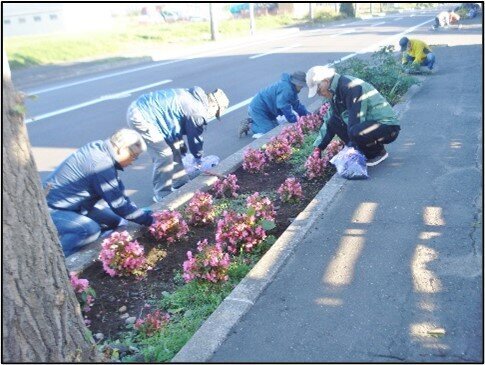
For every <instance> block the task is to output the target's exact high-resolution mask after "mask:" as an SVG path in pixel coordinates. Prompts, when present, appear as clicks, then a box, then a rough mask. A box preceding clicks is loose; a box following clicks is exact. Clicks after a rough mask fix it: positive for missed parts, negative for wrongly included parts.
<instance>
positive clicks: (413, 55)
mask: <svg viewBox="0 0 485 365" xmlns="http://www.w3.org/2000/svg"><path fill="white" fill-rule="evenodd" d="M399 45H400V46H401V52H402V64H403V65H409V64H414V65H419V66H426V67H428V69H429V70H430V71H431V70H433V67H434V63H435V60H436V58H435V55H434V53H432V52H431V48H430V47H429V46H428V45H427V44H426V43H424V42H423V41H421V40H419V39H409V38H407V37H402V38H401V39H400V41H399Z"/></svg>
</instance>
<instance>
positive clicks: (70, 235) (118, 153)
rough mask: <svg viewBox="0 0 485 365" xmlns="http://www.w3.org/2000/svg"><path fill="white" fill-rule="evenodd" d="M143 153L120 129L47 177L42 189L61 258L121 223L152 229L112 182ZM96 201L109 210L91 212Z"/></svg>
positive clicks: (139, 142)
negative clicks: (60, 248) (62, 254)
mask: <svg viewBox="0 0 485 365" xmlns="http://www.w3.org/2000/svg"><path fill="white" fill-rule="evenodd" d="M145 150H146V145H145V142H144V141H143V139H142V138H141V136H140V135H139V134H138V133H137V132H135V131H133V130H130V129H121V130H119V131H118V132H116V133H115V134H113V135H112V136H111V138H109V139H107V140H104V141H101V140H100V141H94V142H91V143H88V144H87V145H85V146H83V147H81V148H80V149H78V150H77V151H76V152H74V153H73V154H72V155H70V156H69V157H68V158H67V159H66V160H64V161H63V162H62V163H61V164H60V165H59V166H58V167H57V168H56V169H55V170H54V171H53V172H52V173H51V174H50V175H49V177H48V178H47V180H46V182H45V184H44V187H45V190H46V191H47V195H46V200H47V206H48V207H49V212H50V214H51V217H52V221H53V222H54V225H55V226H56V228H57V232H58V234H59V239H60V241H61V244H62V248H63V250H64V254H65V255H66V256H69V255H71V254H73V253H74V252H76V251H78V250H79V249H80V248H81V247H83V246H85V245H87V244H88V243H91V242H93V241H95V240H96V239H97V238H98V237H99V235H100V233H101V231H102V230H103V231H104V230H109V229H113V228H116V227H117V226H119V225H121V224H124V223H125V222H124V219H127V220H129V221H132V222H135V223H138V224H141V225H144V226H149V225H151V224H152V221H153V219H152V216H151V213H150V212H147V211H144V210H141V209H138V208H137V207H136V205H135V204H133V203H132V202H131V201H130V198H128V197H127V196H126V194H125V188H124V186H123V183H122V182H121V180H120V179H119V177H118V170H123V168H125V167H127V166H129V165H131V164H132V163H133V161H135V160H136V159H137V158H138V156H139V155H140V154H141V153H143V152H144V151H145ZM100 200H104V201H105V202H106V203H108V205H109V208H98V207H96V206H95V204H96V203H97V202H98V201H100Z"/></svg>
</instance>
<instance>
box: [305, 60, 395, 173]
mask: <svg viewBox="0 0 485 365" xmlns="http://www.w3.org/2000/svg"><path fill="white" fill-rule="evenodd" d="M306 82H307V85H308V89H309V91H308V97H309V98H312V97H314V96H315V95H316V94H318V95H320V96H322V97H324V98H325V99H328V100H329V101H330V105H331V107H330V109H329V112H328V113H327V115H326V116H325V120H324V122H323V125H322V127H321V128H320V132H319V136H318V137H317V139H316V140H315V142H314V144H313V146H314V147H315V149H316V150H317V151H318V152H319V153H321V152H322V151H324V150H325V148H327V145H328V144H329V143H330V142H331V141H332V139H333V137H334V136H335V135H337V136H338V137H339V138H340V139H341V140H342V141H343V142H344V143H345V145H346V146H348V147H354V148H356V149H358V150H360V151H361V152H362V153H363V154H364V155H365V157H366V158H367V166H375V165H377V164H379V163H381V162H382V161H384V160H385V159H386V158H387V157H388V156H389V154H388V153H387V151H386V149H385V148H384V145H385V144H389V143H391V142H393V141H394V140H395V139H396V138H397V136H398V135H399V131H400V129H401V128H400V126H399V121H398V119H397V116H396V113H395V112H394V110H393V109H392V107H391V105H390V104H389V103H388V101H387V100H386V98H385V97H384V96H382V95H381V94H380V93H379V92H378V91H377V90H376V89H375V88H374V87H373V86H372V85H371V84H369V83H367V82H365V81H363V80H360V79H358V78H356V77H352V76H347V75H340V74H338V73H336V72H335V69H333V68H330V67H325V66H314V67H312V68H311V69H309V70H308V71H307V73H306Z"/></svg>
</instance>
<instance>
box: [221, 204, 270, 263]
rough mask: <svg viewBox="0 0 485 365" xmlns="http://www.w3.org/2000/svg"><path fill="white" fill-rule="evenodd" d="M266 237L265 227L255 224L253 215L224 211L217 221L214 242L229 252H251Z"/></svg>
mask: <svg viewBox="0 0 485 365" xmlns="http://www.w3.org/2000/svg"><path fill="white" fill-rule="evenodd" d="M265 238H266V231H265V229H264V228H263V227H262V226H261V225H259V224H257V222H256V217H255V215H254V214H253V215H251V214H241V213H236V212H227V211H224V213H223V214H222V219H220V220H219V221H218V222H217V229H216V243H218V244H220V245H221V247H222V248H224V249H227V251H228V252H230V253H233V254H235V253H237V252H238V251H239V250H244V251H246V252H251V251H252V250H253V248H254V247H255V246H256V245H258V244H259V243H261V242H262V241H263V240H264V239H265Z"/></svg>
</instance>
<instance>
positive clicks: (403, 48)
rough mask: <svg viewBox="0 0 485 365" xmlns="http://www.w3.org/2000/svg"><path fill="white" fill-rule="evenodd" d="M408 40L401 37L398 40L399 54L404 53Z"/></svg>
mask: <svg viewBox="0 0 485 365" xmlns="http://www.w3.org/2000/svg"><path fill="white" fill-rule="evenodd" d="M408 43H409V39H408V37H402V38H401V39H400V40H399V45H400V46H401V52H404V51H405V50H406V49H407V48H408Z"/></svg>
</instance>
